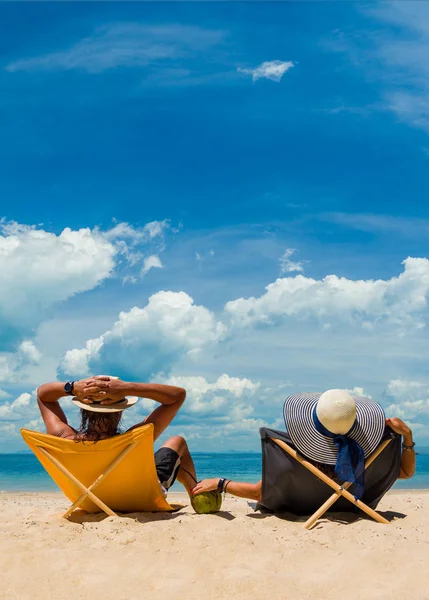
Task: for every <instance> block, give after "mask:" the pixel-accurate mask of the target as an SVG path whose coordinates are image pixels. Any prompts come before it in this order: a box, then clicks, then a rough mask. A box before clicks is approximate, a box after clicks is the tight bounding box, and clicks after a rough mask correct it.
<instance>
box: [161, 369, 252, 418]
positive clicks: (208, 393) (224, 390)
mask: <svg viewBox="0 0 429 600" xmlns="http://www.w3.org/2000/svg"><path fill="white" fill-rule="evenodd" d="M166 383H168V384H169V385H177V386H179V387H183V388H185V389H186V390H187V399H186V404H185V406H184V410H185V412H191V413H202V414H206V413H209V412H213V411H217V410H219V409H222V408H223V409H224V410H225V412H226V413H229V414H230V415H231V416H234V415H235V413H234V409H236V403H235V402H234V401H233V404H232V409H231V410H228V408H227V404H228V400H229V399H230V398H242V397H243V396H244V395H253V394H255V392H256V391H257V390H258V389H259V387H260V383H258V382H254V381H252V380H250V379H246V378H243V379H240V378H239V377H229V376H228V375H226V374H223V375H221V376H220V377H218V379H217V380H216V381H214V382H213V383H209V382H208V381H207V379H205V378H204V377H180V376H172V377H169V378H168V379H167V380H166ZM240 418H241V416H240Z"/></svg>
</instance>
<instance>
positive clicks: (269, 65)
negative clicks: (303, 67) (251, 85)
mask: <svg viewBox="0 0 429 600" xmlns="http://www.w3.org/2000/svg"><path fill="white" fill-rule="evenodd" d="M293 66H294V63H293V62H292V61H290V60H288V61H281V60H269V61H265V62H263V63H262V64H260V65H259V66H258V67H255V68H254V69H246V68H243V67H237V71H238V72H239V73H244V74H245V75H251V76H252V81H258V79H271V81H280V80H281V78H282V77H283V75H284V74H285V73H286V72H287V71H289V69H291V68H292V67H293Z"/></svg>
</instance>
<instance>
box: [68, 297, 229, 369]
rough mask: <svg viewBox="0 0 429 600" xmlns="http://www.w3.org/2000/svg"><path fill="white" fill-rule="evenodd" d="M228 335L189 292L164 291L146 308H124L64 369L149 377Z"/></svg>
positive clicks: (72, 352) (71, 356)
mask: <svg viewBox="0 0 429 600" xmlns="http://www.w3.org/2000/svg"><path fill="white" fill-rule="evenodd" d="M224 334H225V326H224V325H223V324H222V323H220V322H218V321H217V320H216V318H215V316H214V314H213V313H211V312H210V311H209V310H208V309H207V308H205V307H203V306H197V305H195V304H194V301H193V299H192V298H191V297H190V296H188V294H186V293H185V292H168V291H162V292H158V293H157V294H154V295H153V296H151V297H150V298H149V302H148V304H147V305H146V306H145V307H144V308H139V307H137V306H135V307H134V308H132V309H131V310H130V311H128V312H121V313H120V315H119V319H118V321H116V323H115V324H114V325H113V327H112V328H111V330H108V331H106V332H105V333H103V335H101V336H100V337H98V338H95V339H91V340H88V341H87V343H86V345H85V347H84V348H79V349H78V348H75V349H73V350H70V351H68V352H67V353H66V355H65V357H64V359H63V361H62V363H61V365H60V372H61V373H64V374H66V375H73V376H76V375H79V376H82V375H86V374H88V373H90V372H102V371H103V372H104V371H105V372H109V373H112V374H117V375H121V376H123V377H133V378H138V379H146V378H148V377H149V376H150V375H151V374H153V373H155V372H159V371H162V372H164V373H168V372H169V370H170V369H171V366H172V365H173V364H174V363H175V362H176V361H177V360H178V359H179V358H180V357H181V356H183V355H188V356H195V355H196V353H198V352H199V351H200V350H201V348H203V347H205V346H207V345H209V344H212V343H215V342H217V341H218V340H219V339H221V338H222V337H223V336H224Z"/></svg>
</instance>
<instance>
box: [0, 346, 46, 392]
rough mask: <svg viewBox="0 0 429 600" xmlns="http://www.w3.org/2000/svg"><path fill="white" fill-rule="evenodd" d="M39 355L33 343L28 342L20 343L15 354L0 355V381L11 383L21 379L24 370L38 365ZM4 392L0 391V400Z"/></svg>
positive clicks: (5, 353)
mask: <svg viewBox="0 0 429 600" xmlns="http://www.w3.org/2000/svg"><path fill="white" fill-rule="evenodd" d="M40 359H41V354H40V352H39V350H38V349H37V348H36V346H35V345H34V343H33V342H32V341H30V340H25V341H24V342H22V343H21V344H20V345H19V346H18V348H17V350H16V352H4V353H1V354H0V381H1V382H6V383H13V382H15V381H17V380H18V379H22V376H23V372H25V368H26V367H28V366H30V365H37V364H39V362H40ZM4 394H5V392H1V391H0V399H1V398H2V396H3V397H5V396H4Z"/></svg>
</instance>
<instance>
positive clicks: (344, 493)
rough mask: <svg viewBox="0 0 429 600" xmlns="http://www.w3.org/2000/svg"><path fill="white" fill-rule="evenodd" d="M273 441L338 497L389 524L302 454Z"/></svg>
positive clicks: (277, 440) (280, 442) (280, 441)
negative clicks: (342, 497)
mask: <svg viewBox="0 0 429 600" xmlns="http://www.w3.org/2000/svg"><path fill="white" fill-rule="evenodd" d="M271 439H272V440H273V442H275V443H276V444H277V445H278V446H280V448H282V449H283V450H285V452H287V453H288V454H289V455H290V456H292V457H293V458H294V459H295V460H296V461H298V462H299V463H300V464H301V465H302V466H303V467H305V468H306V469H308V470H309V471H311V473H313V475H315V476H316V477H318V478H319V479H321V480H322V481H323V482H324V483H326V485H329V487H331V488H332V489H333V490H334V491H335V493H336V496H344V498H346V499H347V500H349V501H350V502H351V503H352V504H355V505H356V506H357V507H358V508H360V509H361V510H362V511H363V512H364V513H366V514H367V515H369V516H370V517H372V518H373V519H374V520H375V521H378V522H379V523H384V524H388V523H389V521H388V520H387V519H385V518H384V517H382V516H381V515H379V514H378V513H377V512H376V511H375V510H373V509H372V508H370V507H369V506H367V505H366V504H365V503H364V502H362V500H356V499H355V497H354V496H353V495H352V494H351V493H350V492H348V491H347V490H346V489H344V488H343V486H341V485H339V484H338V483H335V481H333V480H332V479H331V478H330V477H328V476H327V475H325V473H322V471H321V470H320V469H318V468H317V467H316V466H315V465H313V464H312V463H310V462H309V461H308V460H305V458H303V457H302V456H301V455H300V454H298V452H297V451H296V450H294V449H293V448H291V447H290V446H288V444H286V443H285V442H283V441H282V440H279V439H276V438H271Z"/></svg>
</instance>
